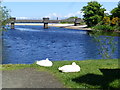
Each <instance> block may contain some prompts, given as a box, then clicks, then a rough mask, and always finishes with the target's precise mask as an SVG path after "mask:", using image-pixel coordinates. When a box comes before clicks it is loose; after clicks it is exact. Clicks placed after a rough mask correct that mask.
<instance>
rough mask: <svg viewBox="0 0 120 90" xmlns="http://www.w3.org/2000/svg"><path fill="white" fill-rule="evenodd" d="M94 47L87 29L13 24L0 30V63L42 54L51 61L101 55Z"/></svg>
mask: <svg viewBox="0 0 120 90" xmlns="http://www.w3.org/2000/svg"><path fill="white" fill-rule="evenodd" d="M104 37H105V36H104ZM118 38H119V37H115V40H116V41H117V40H118ZM97 48H98V46H96V42H95V41H93V38H92V37H90V36H89V35H88V32H87V31H81V30H72V29H64V28H56V27H50V28H49V29H43V27H42V26H16V29H15V30H11V29H9V30H7V31H4V32H3V62H2V63H3V64H8V63H12V64H31V63H34V62H35V61H36V60H41V59H45V58H49V59H50V60H52V61H57V60H88V59H101V58H102V57H101V56H100V55H98V53H99V51H98V49H97ZM117 57H118V52H116V53H115V54H114V58H117Z"/></svg>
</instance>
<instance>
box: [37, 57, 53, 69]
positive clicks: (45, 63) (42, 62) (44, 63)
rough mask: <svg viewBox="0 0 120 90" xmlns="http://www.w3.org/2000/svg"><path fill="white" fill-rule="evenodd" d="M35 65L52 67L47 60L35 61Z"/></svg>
mask: <svg viewBox="0 0 120 90" xmlns="http://www.w3.org/2000/svg"><path fill="white" fill-rule="evenodd" d="M36 64H38V65H40V66H45V67H51V66H52V65H53V63H52V62H51V61H50V60H49V59H48V58H46V60H40V61H37V62H36Z"/></svg>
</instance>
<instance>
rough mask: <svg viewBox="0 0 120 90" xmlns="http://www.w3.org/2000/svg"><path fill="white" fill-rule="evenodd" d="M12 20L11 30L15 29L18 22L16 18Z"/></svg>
mask: <svg viewBox="0 0 120 90" xmlns="http://www.w3.org/2000/svg"><path fill="white" fill-rule="evenodd" d="M10 20H11V29H15V20H16V18H13V17H12V18H10Z"/></svg>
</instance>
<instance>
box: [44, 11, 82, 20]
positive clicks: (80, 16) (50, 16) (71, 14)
mask: <svg viewBox="0 0 120 90" xmlns="http://www.w3.org/2000/svg"><path fill="white" fill-rule="evenodd" d="M73 16H77V17H79V18H83V12H81V11H77V12H75V13H68V14H67V15H61V14H57V13H55V12H54V13H50V14H48V15H47V16H45V17H49V18H50V19H57V17H58V19H66V18H69V17H73Z"/></svg>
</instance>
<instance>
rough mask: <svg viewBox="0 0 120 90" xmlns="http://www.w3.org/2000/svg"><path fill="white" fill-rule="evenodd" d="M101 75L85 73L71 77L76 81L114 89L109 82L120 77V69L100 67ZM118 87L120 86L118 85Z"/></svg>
mask: <svg viewBox="0 0 120 90" xmlns="http://www.w3.org/2000/svg"><path fill="white" fill-rule="evenodd" d="M100 71H101V72H102V73H103V75H97V74H91V73H90V74H86V75H84V76H80V77H77V78H74V79H72V81H74V82H76V83H85V84H89V85H93V86H100V87H101V88H103V89H114V87H111V86H109V83H111V82H113V81H114V80H117V79H120V69H100ZM119 88H120V87H119Z"/></svg>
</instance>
